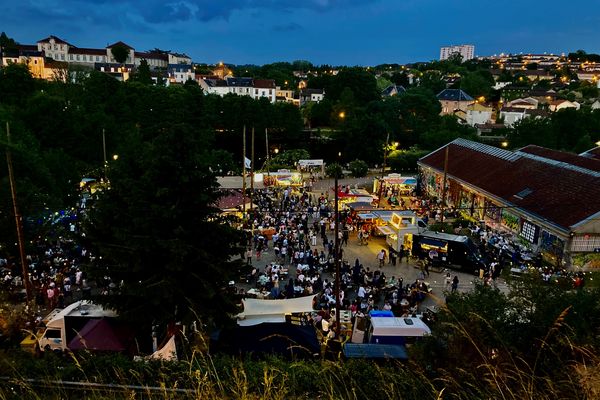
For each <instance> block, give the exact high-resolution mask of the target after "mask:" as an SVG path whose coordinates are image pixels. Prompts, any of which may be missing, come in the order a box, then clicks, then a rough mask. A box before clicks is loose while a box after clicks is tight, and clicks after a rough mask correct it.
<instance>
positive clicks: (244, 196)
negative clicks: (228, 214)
mask: <svg viewBox="0 0 600 400" xmlns="http://www.w3.org/2000/svg"><path fill="white" fill-rule="evenodd" d="M242 153H243V154H242V219H244V218H246V125H244V129H243V133H242Z"/></svg>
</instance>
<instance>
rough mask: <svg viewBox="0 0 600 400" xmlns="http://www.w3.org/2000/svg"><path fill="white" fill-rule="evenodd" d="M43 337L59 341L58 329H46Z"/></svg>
mask: <svg viewBox="0 0 600 400" xmlns="http://www.w3.org/2000/svg"><path fill="white" fill-rule="evenodd" d="M44 337H45V338H48V339H60V329H47V330H46V333H44Z"/></svg>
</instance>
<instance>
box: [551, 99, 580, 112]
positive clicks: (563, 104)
mask: <svg viewBox="0 0 600 400" xmlns="http://www.w3.org/2000/svg"><path fill="white" fill-rule="evenodd" d="M580 107H581V105H580V104H579V103H578V102H576V101H569V100H554V101H552V102H550V105H549V107H548V108H549V110H550V111H560V110H564V109H565V108H574V109H576V110H579V108H580Z"/></svg>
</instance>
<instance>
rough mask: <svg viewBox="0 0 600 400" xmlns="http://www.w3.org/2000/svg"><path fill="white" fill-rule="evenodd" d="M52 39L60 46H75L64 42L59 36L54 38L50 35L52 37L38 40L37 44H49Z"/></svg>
mask: <svg viewBox="0 0 600 400" xmlns="http://www.w3.org/2000/svg"><path fill="white" fill-rule="evenodd" d="M50 39H54V42H55V43H58V44H68V45H69V46H73V45H72V44H71V43H69V42H67V41H65V40H62V39H61V38H59V37H58V36H54V35H50V36H48V37H47V38H45V39H42V40H38V41H37V43H48V42H50Z"/></svg>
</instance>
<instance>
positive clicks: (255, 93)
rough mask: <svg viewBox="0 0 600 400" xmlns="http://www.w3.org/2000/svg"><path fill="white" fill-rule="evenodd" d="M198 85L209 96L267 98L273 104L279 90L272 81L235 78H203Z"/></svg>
mask: <svg viewBox="0 0 600 400" xmlns="http://www.w3.org/2000/svg"><path fill="white" fill-rule="evenodd" d="M197 81H198V84H199V85H200V87H201V88H202V89H203V90H204V92H205V93H207V94H216V95H219V96H225V95H226V94H228V93H231V94H236V95H238V96H250V97H251V98H253V99H259V98H263V97H264V98H267V99H268V100H269V101H270V102H271V103H275V101H276V99H277V97H276V96H277V88H276V86H275V81H274V80H272V79H253V78H233V77H228V78H226V79H219V78H209V77H203V78H202V79H197Z"/></svg>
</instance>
